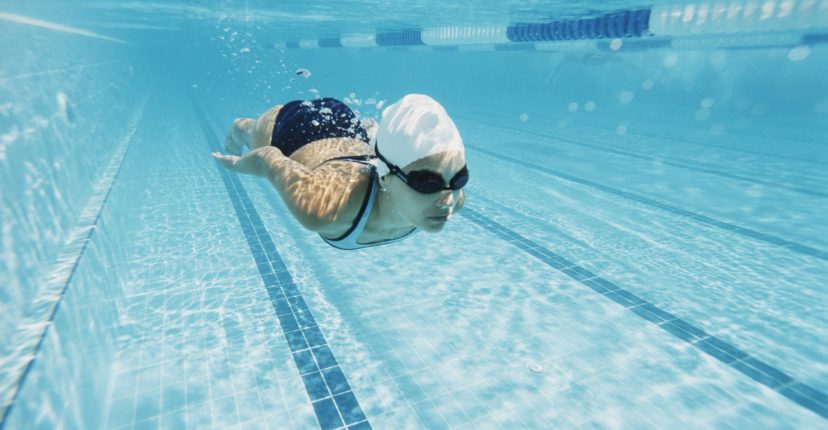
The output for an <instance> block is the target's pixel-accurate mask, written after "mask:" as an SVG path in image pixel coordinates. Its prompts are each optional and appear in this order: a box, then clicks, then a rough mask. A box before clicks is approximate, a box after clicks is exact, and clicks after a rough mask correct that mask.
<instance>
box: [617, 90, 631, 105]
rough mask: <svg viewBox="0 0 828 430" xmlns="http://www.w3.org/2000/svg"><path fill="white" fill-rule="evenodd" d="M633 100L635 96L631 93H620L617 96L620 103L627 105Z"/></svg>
mask: <svg viewBox="0 0 828 430" xmlns="http://www.w3.org/2000/svg"><path fill="white" fill-rule="evenodd" d="M634 98H635V94H633V92H632V91H622V92H621V94H619V95H618V100H619V101H620V102H621V103H624V104H627V103H629V102H631V101H633V99H634Z"/></svg>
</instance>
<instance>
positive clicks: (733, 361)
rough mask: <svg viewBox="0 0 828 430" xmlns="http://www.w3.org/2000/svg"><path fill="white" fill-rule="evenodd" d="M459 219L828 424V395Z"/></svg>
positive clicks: (543, 254) (496, 229) (537, 251)
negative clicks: (540, 262)
mask: <svg viewBox="0 0 828 430" xmlns="http://www.w3.org/2000/svg"><path fill="white" fill-rule="evenodd" d="M460 214H461V215H463V216H464V217H465V218H466V219H468V220H470V221H472V222H474V223H475V224H477V225H478V226H480V227H483V228H484V229H486V230H488V231H490V232H492V233H493V234H495V235H497V236H499V237H500V238H502V239H503V240H505V241H507V242H509V243H511V244H513V245H515V246H517V247H518V248H520V249H522V250H523V251H525V252H526V253H528V254H530V255H532V256H534V257H536V258H538V259H539V260H541V261H542V262H543V263H545V264H547V265H548V266H550V267H552V268H554V269H556V270H558V271H560V272H562V273H564V274H565V275H567V276H569V277H570V278H572V279H574V280H576V281H578V282H579V283H581V284H583V285H584V286H586V287H588V288H590V289H591V290H593V291H595V292H596V293H598V294H601V295H603V296H605V297H606V298H608V299H610V300H612V301H613V302H615V303H617V304H618V305H621V306H622V307H624V308H625V309H627V310H629V311H630V312H633V313H635V314H636V315H638V316H640V317H642V318H644V319H645V320H647V321H649V322H651V323H653V324H655V325H656V326H657V327H659V328H661V329H663V330H665V331H667V332H669V333H670V334H672V335H673V336H675V337H677V338H679V339H681V340H683V341H685V342H687V343H689V344H690V345H692V346H694V347H696V348H697V349H699V350H701V351H702V352H704V353H706V354H708V355H710V356H711V357H713V358H715V359H716V360H718V361H720V362H722V363H723V364H726V365H728V366H729V367H731V368H733V369H735V370H737V371H739V372H740V373H742V374H743V375H745V376H747V377H749V378H751V379H753V380H754V381H756V382H758V383H760V384H762V385H764V386H766V387H768V388H770V389H772V390H774V391H776V392H778V393H780V394H782V395H783V396H785V397H787V398H788V399H790V400H792V401H793V402H795V403H797V404H799V405H800V406H802V407H804V408H806V409H808V410H810V411H812V412H814V413H816V414H817V415H819V416H821V417H822V418H826V419H828V395H826V393H823V392H821V391H819V390H816V389H814V388H812V387H810V386H808V385H807V384H804V383H802V382H799V381H797V380H795V379H794V378H793V377H791V376H789V375H788V374H786V373H785V372H783V371H782V370H779V369H777V368H775V367H773V366H771V365H769V364H767V363H764V362H762V361H760V360H758V359H756V358H754V357H752V356H751V355H750V354H748V353H746V352H744V351H742V350H740V349H739V348H737V347H735V346H734V345H731V344H729V343H727V342H725V341H723V340H721V339H719V338H717V337H715V336H712V335H710V334H708V333H707V332H705V331H704V330H702V329H701V328H698V327H696V326H694V325H693V324H691V323H690V322H688V321H686V320H684V319H682V318H679V317H677V316H675V315H673V314H671V313H669V312H667V311H664V310H662V309H660V308H658V307H657V306H655V305H654V304H652V303H650V302H648V301H646V300H644V299H642V298H640V297H638V296H636V295H635V294H633V293H631V292H629V291H627V290H625V289H624V288H621V287H620V286H618V285H616V284H614V283H612V282H610V281H608V280H606V279H604V278H602V277H600V276H598V275H596V274H594V273H592V272H590V271H589V270H587V269H585V268H583V267H581V266H579V265H577V264H575V263H573V262H571V261H569V260H567V259H566V258H564V257H561V256H560V255H558V254H556V253H554V252H552V251H550V250H549V249H546V248H545V247H544V246H542V245H540V244H538V243H535V242H534V241H532V240H530V239H527V238H525V237H523V236H521V235H520V234H518V233H516V232H514V231H512V230H510V229H508V228H506V227H504V226H503V225H501V224H500V223H498V222H496V221H494V220H492V219H491V218H488V217H486V216H485V215H482V214H480V213H479V212H477V211H475V210H473V209H470V208H467V207H466V208H463V210H462V211H461V212H460Z"/></svg>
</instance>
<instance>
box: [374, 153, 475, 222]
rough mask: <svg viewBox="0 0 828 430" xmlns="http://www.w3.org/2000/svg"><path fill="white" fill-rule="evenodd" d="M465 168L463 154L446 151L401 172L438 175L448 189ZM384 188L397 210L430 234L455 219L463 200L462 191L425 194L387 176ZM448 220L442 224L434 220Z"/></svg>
mask: <svg viewBox="0 0 828 430" xmlns="http://www.w3.org/2000/svg"><path fill="white" fill-rule="evenodd" d="M465 165H466V157H465V154H464V153H463V151H461V150H455V151H445V152H440V153H437V154H432V155H429V156H428V157H424V158H421V159H419V160H416V161H414V162H412V163H410V164H408V165H407V166H405V167H403V168H402V171H403V173H405V174H406V175H408V174H409V173H411V172H414V171H417V170H427V171H430V172H435V173H437V174H438V175H440V177H442V178H443V183H444V185H448V184H449V181H451V179H452V178H453V177H454V175H456V174H457V172H459V171H460V170H461V169H462V168H463V166H465ZM385 184H386V188H387V189H388V191H390V195H391V199H392V200H393V201H394V209H395V210H396V211H397V213H398V214H400V216H402V217H403V218H405V219H406V220H408V222H410V223H411V224H413V225H415V226H416V227H418V228H420V229H421V230H424V231H427V232H429V233H436V232H439V231H441V230H442V229H443V227H445V225H446V222H447V221H448V220H450V219H452V218H453V216H454V211H455V209H457V206H458V203H459V202H460V201H461V200H462V197H463V190H462V189H460V190H441V191H437V192H436V193H431V194H424V193H420V192H418V191H416V190H414V189H413V188H411V187H409V186H408V185H406V184H405V183H404V182H403V181H402V180H401V179H400V178H398V177H397V176H396V175H388V176H386V178H385ZM439 216H448V217H449V218H448V220H445V221H441V220H437V219H433V218H432V217H439Z"/></svg>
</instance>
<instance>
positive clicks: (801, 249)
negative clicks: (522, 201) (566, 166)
mask: <svg viewBox="0 0 828 430" xmlns="http://www.w3.org/2000/svg"><path fill="white" fill-rule="evenodd" d="M466 148H469V149H472V150H474V151H478V152H482V153H484V154H487V155H490V156H492V157H495V158H497V159H499V160H508V161H511V162H513V163H515V164H518V165H520V166H521V167H522V168H529V169H532V170H537V171H539V172H543V173H546V174H549V175H552V176H556V177H558V178H561V179H565V180H567V181H570V182H575V183H577V184H581V185H586V186H588V187H591V188H595V189H598V190H601V191H603V192H605V193H608V194H612V195H615V196H618V197H623V198H625V199H628V200H632V201H635V202H638V203H642V204H645V205H648V206H652V207H655V208H659V209H662V210H665V211H667V212H670V213H672V214H675V215H679V216H682V217H686V218H690V219H692V220H694V221H697V222H700V223H703V224H707V225H710V226H713V227H717V228H720V229H723V230H727V231H730V232H733V233H736V234H740V235H742V236H746V237H749V238H751V239H756V240H759V241H762V242H765V243H769V244H771V245H777V246H781V247H783V248H786V249H788V250H790V251H793V252H796V253H799V254H803V255H807V256H809V257H814V258H819V259H820V260H824V261H828V251H823V250H821V249H818V248H814V247H811V246H808V245H803V244H801V243H797V242H794V241H791V240H787V239H783V238H781V237H777V236H772V235H769V234H765V233H761V232H758V231H756V230H751V229H749V228H745V227H740V226H738V225H735V224H731V223H729V222H724V221H719V220H717V219H715V218H711V217H709V216H706V215H702V214H700V213H696V212H690V211H688V210H684V209H681V208H678V207H676V206H672V205H669V204H667V203H662V202H659V201H657V200H655V199H651V198H649V197H644V196H640V195H638V194H633V193H630V192H627V191H622V190H619V189H617V188H613V187H609V186H606V185H603V184H599V183H597V182H592V181H590V180H587V179H583V178H579V177H577V176H573V175H570V174H567V173H563V172H560V171H557V170H553V169H550V168H548V167H542V166H538V165H535V164H532V163H530V162H528V161H526V160H520V159H517V158H513V157H510V156H508V155H503V154H501V153H498V152H495V151H489V150H488V149H482V148H479V147H477V146H472V145H468V144H466Z"/></svg>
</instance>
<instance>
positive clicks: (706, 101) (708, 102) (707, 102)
mask: <svg viewBox="0 0 828 430" xmlns="http://www.w3.org/2000/svg"><path fill="white" fill-rule="evenodd" d="M714 103H716V101H715V100H713V99H712V98H710V97H706V98H703V99H702V101H700V102H699V106H700V107H702V108H704V109H709V108H711V107H713V104H714Z"/></svg>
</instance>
